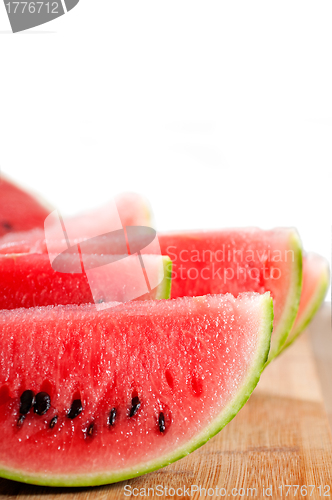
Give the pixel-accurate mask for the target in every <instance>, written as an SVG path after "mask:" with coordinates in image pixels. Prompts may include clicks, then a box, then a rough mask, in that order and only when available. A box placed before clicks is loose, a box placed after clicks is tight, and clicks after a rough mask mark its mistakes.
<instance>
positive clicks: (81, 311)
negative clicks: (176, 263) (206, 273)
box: [0, 293, 273, 486]
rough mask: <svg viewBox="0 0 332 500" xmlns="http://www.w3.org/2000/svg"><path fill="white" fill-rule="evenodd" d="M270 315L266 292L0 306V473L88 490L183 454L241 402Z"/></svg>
mask: <svg viewBox="0 0 332 500" xmlns="http://www.w3.org/2000/svg"><path fill="white" fill-rule="evenodd" d="M106 306H107V304H106ZM272 321H273V312H272V300H271V298H270V297H269V294H268V293H266V294H264V295H259V294H255V293H250V294H240V295H239V296H238V297H237V298H236V299H235V298H234V297H233V296H231V295H230V294H228V295H225V296H219V295H215V296H206V297H196V298H191V297H185V298H179V299H175V300H162V301H145V302H138V301H137V302H130V303H126V304H119V305H114V307H112V308H111V309H105V310H100V311H96V309H95V308H94V307H93V306H92V305H90V304H84V305H81V306H73V305H69V306H56V307H40V308H30V309H15V310H12V311H0V332H1V335H0V442H1V446H0V475H1V476H3V477H6V478H10V479H15V480H18V481H24V482H30V483H34V484H43V485H56V486H60V485H67V486H79V485H81V486H83V485H84V486H87V485H97V484H105V483H110V482H115V481H120V480H124V479H128V478H131V477H135V476H138V475H141V474H145V473H147V472H149V471H152V470H155V469H158V468H160V467H163V466H165V465H167V464H169V463H171V462H173V461H175V460H178V459H180V458H182V457H184V456H185V455H187V454H188V453H190V452H191V451H193V450H194V449H196V448H197V447H199V446H201V445H202V444H204V443H205V442H206V441H207V440H208V439H209V438H211V437H212V436H213V435H214V434H216V433H217V432H218V431H220V430H221V429H222V428H223V427H224V426H225V425H226V424H227V423H228V422H229V421H230V420H231V419H232V418H233V417H234V416H235V415H236V414H237V412H238V411H239V410H240V408H241V407H242V406H243V404H244V403H245V402H246V400H247V399H248V398H249V396H250V394H251V392H252V390H253V389H254V387H255V386H256V384H257V382H258V379H259V377H260V374H261V371H262V370H263V368H264V365H265V361H266V359H267V356H268V352H269V346H270V338H271V329H272Z"/></svg>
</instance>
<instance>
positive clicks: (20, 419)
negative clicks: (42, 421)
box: [17, 415, 25, 427]
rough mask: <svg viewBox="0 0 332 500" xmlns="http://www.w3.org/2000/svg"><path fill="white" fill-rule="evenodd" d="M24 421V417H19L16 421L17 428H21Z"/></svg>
mask: <svg viewBox="0 0 332 500" xmlns="http://www.w3.org/2000/svg"><path fill="white" fill-rule="evenodd" d="M24 420H25V415H20V416H19V418H18V420H17V427H22V424H23V422H24Z"/></svg>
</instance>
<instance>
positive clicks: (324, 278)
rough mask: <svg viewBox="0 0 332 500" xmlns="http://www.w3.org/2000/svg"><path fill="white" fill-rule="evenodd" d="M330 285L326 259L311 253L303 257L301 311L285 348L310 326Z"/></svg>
mask: <svg viewBox="0 0 332 500" xmlns="http://www.w3.org/2000/svg"><path fill="white" fill-rule="evenodd" d="M329 284H330V270H329V265H328V262H327V260H326V259H324V257H322V256H321V255H318V254H316V253H313V252H309V253H307V254H305V255H304V256H303V285H302V293H301V300H300V305H299V310H298V313H297V316H296V320H295V322H294V325H293V328H292V330H291V332H290V334H289V336H288V338H287V341H286V343H285V345H284V348H286V347H288V346H289V345H290V344H292V343H293V342H294V340H295V339H296V338H297V337H298V336H299V335H300V333H301V332H302V331H303V330H304V329H305V328H306V327H307V326H308V324H309V323H310V321H311V320H312V318H313V317H314V315H315V314H316V312H317V311H318V309H319V307H320V306H321V304H322V302H323V300H324V298H325V295H326V292H327V290H328V287H329Z"/></svg>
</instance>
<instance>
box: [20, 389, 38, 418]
mask: <svg viewBox="0 0 332 500" xmlns="http://www.w3.org/2000/svg"><path fill="white" fill-rule="evenodd" d="M34 401H35V394H34V392H33V391H29V390H28V391H24V392H23V394H22V396H21V398H20V402H21V404H20V414H21V415H26V414H27V413H29V411H30V409H31V406H32V405H33V404H34Z"/></svg>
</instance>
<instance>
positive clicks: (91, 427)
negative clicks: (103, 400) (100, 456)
mask: <svg viewBox="0 0 332 500" xmlns="http://www.w3.org/2000/svg"><path fill="white" fill-rule="evenodd" d="M94 427H95V424H94V422H92V423H91V424H90V425H89V427H88V432H87V434H88V436H92V434H93V430H94Z"/></svg>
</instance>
